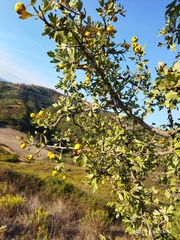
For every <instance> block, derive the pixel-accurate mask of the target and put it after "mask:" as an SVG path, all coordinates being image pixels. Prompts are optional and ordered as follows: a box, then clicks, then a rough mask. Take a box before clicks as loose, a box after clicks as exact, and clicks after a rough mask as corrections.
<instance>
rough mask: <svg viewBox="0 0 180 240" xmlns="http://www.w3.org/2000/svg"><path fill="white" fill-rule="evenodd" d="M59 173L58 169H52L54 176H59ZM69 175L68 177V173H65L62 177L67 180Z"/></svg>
mask: <svg viewBox="0 0 180 240" xmlns="http://www.w3.org/2000/svg"><path fill="white" fill-rule="evenodd" d="M58 175H59V172H58V171H57V170H53V171H52V176H53V177H57V176H58ZM67 178H68V177H67V175H66V174H64V175H63V176H62V179H63V180H66V179H67Z"/></svg>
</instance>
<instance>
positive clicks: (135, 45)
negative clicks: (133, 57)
mask: <svg viewBox="0 0 180 240" xmlns="http://www.w3.org/2000/svg"><path fill="white" fill-rule="evenodd" d="M131 40H132V48H133V51H134V52H135V53H142V49H141V46H140V45H139V44H138V43H137V42H138V37H136V36H134V37H132V39H131Z"/></svg>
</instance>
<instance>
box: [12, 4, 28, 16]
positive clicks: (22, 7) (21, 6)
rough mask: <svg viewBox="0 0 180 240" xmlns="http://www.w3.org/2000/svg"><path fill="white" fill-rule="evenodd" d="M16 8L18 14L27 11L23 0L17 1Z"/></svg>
mask: <svg viewBox="0 0 180 240" xmlns="http://www.w3.org/2000/svg"><path fill="white" fill-rule="evenodd" d="M14 9H15V11H16V12H17V13H18V14H22V13H23V12H26V7H25V5H24V4H23V3H22V2H18V3H16V5H15V7H14Z"/></svg>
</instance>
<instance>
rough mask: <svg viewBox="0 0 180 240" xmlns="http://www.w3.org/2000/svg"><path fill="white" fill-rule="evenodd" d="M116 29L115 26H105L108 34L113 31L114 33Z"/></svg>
mask: <svg viewBox="0 0 180 240" xmlns="http://www.w3.org/2000/svg"><path fill="white" fill-rule="evenodd" d="M116 32H117V31H116V29H115V27H113V26H108V27H107V33H108V34H113V33H116Z"/></svg>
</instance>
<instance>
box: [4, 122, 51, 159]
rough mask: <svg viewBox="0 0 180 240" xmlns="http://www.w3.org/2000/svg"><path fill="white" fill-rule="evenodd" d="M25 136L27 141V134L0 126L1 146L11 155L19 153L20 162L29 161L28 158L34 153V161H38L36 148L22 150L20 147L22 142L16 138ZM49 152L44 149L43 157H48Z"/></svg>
mask: <svg viewBox="0 0 180 240" xmlns="http://www.w3.org/2000/svg"><path fill="white" fill-rule="evenodd" d="M17 136H19V137H21V136H23V137H24V139H26V134H25V133H22V132H20V131H17V130H15V129H12V128H10V127H8V126H5V125H2V124H0V146H1V147H3V148H4V149H5V150H7V151H9V152H10V153H17V154H19V160H21V161H27V156H28V155H29V154H30V153H32V154H33V156H34V159H38V156H36V155H35V151H36V149H35V148H31V149H29V148H25V149H21V148H20V145H21V143H22V141H21V140H18V139H17V138H16V137H17ZM47 153H48V150H47V149H43V150H42V151H41V153H40V154H41V157H42V158H46V157H47Z"/></svg>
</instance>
